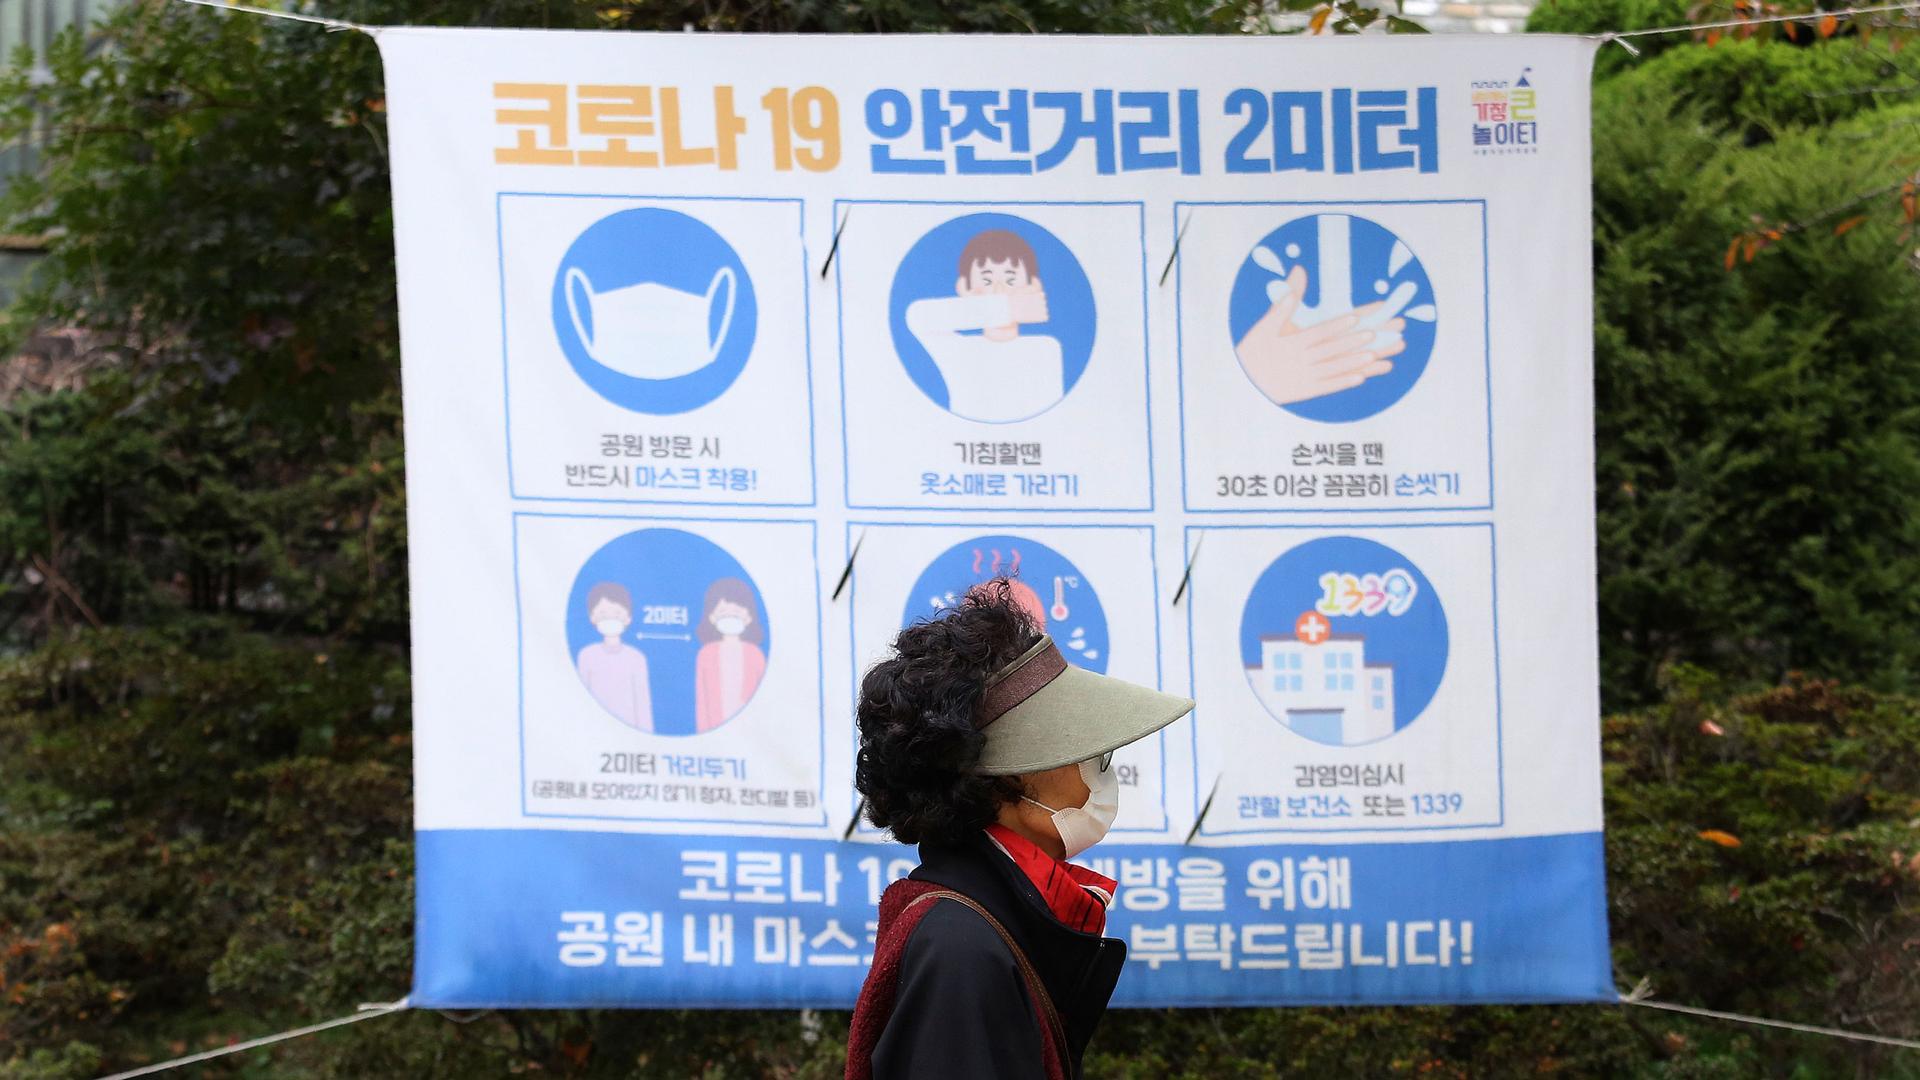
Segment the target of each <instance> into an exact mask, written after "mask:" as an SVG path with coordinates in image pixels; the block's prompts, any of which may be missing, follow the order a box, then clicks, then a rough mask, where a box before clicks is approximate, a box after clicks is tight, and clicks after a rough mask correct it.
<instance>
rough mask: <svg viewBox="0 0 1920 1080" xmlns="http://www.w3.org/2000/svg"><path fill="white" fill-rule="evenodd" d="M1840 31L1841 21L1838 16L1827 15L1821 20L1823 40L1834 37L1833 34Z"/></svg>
mask: <svg viewBox="0 0 1920 1080" xmlns="http://www.w3.org/2000/svg"><path fill="white" fill-rule="evenodd" d="M1838 29H1840V19H1839V17H1838V16H1834V15H1826V16H1822V17H1821V19H1820V36H1821V37H1823V38H1829V37H1832V36H1833V32H1834V31H1835V30H1838Z"/></svg>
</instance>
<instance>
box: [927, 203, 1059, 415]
mask: <svg viewBox="0 0 1920 1080" xmlns="http://www.w3.org/2000/svg"><path fill="white" fill-rule="evenodd" d="M906 316H907V318H906V321H907V329H908V330H909V331H911V332H912V334H913V336H914V338H915V339H917V340H918V341H919V342H920V344H921V346H922V347H923V348H925V349H926V350H927V355H929V356H931V357H932V358H933V362H934V365H935V366H936V367H938V368H939V369H940V377H941V379H942V380H944V381H945V382H946V384H947V408H948V409H949V410H950V411H952V412H954V413H956V414H957V415H960V416H964V417H966V418H967V419H969V420H983V421H987V422H989V423H1006V422H1008V421H1011V420H1024V419H1026V418H1028V417H1030V416H1034V415H1037V414H1039V413H1041V412H1044V411H1046V410H1047V409H1048V408H1050V407H1051V406H1052V405H1053V403H1054V402H1056V401H1059V400H1060V398H1061V397H1062V396H1064V395H1065V393H1066V386H1065V381H1064V380H1065V369H1064V366H1063V364H1062V360H1061V350H1060V341H1059V339H1057V338H1054V337H1052V336H1051V335H1048V334H1022V333H1021V332H1020V328H1021V326H1023V325H1035V324H1039V323H1044V322H1046V321H1047V319H1048V315H1047V294H1046V290H1045V288H1044V287H1043V286H1042V285H1041V282H1040V264H1039V261H1038V260H1037V259H1036V258H1035V257H1034V254H1033V247H1032V245H1030V244H1028V243H1027V242H1026V241H1025V240H1023V239H1021V238H1020V237H1019V236H1018V235H1016V234H1014V233H1012V232H1009V231H1007V230H1005V229H989V230H986V231H984V232H981V233H977V234H975V235H974V237H973V238H972V239H970V240H968V241H967V244H966V247H965V248H964V249H962V250H961V252H960V276H959V277H958V279H956V280H955V282H954V295H953V296H940V297H930V298H928V299H924V300H916V301H914V302H913V303H912V304H909V305H908V306H907V312H906Z"/></svg>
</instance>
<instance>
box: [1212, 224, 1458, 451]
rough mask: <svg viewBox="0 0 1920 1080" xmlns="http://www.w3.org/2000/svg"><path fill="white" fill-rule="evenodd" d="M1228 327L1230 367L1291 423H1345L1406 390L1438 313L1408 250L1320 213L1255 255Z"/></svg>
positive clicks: (1238, 280) (1260, 246)
mask: <svg viewBox="0 0 1920 1080" xmlns="http://www.w3.org/2000/svg"><path fill="white" fill-rule="evenodd" d="M1228 318H1229V322H1230V330H1231V332H1232V335H1233V336H1232V342H1233V355H1234V359H1236V360H1238V361H1239V364H1240V367H1241V369H1242V370H1243V371H1244V372H1245V373H1246V375H1247V378H1248V380H1249V381H1251V382H1252V383H1253V386H1254V388H1255V389H1257V390H1258V391H1260V393H1262V394H1263V395H1265V396H1266V397H1267V399H1268V400H1270V401H1272V402H1273V403H1274V404H1276V405H1278V406H1280V407H1281V408H1284V409H1286V410H1287V411H1288V412H1291V413H1294V414H1295V415H1297V416H1301V417H1303V418H1305V419H1308V420H1319V421H1324V422H1333V423H1343V422H1349V421H1353V420H1360V419H1364V418H1366V417H1368V416H1372V415H1374V414H1376V413H1378V412H1380V411H1381V410H1383V409H1386V408H1388V407H1389V406H1391V405H1393V404H1394V403H1395V402H1397V401H1399V400H1400V398H1401V397H1403V396H1404V395H1405V394H1406V392H1407V391H1408V390H1410V389H1411V388H1412V387H1413V384H1414V383H1415V382H1416V381H1418V380H1419V378H1420V375H1421V373H1422V372H1423V371H1424V370H1425V369H1426V366H1427V361H1428V359H1429V357H1430V356H1431V355H1432V352H1433V345H1434V340H1435V332H1436V329H1437V323H1438V321H1439V311H1438V308H1437V306H1436V304H1435V302H1434V288H1433V283H1432V282H1431V281H1430V280H1429V279H1428V277H1427V272H1426V268H1425V267H1424V266H1422V265H1421V263H1420V260H1419V258H1417V257H1416V256H1415V255H1414V252H1413V249H1412V248H1411V247H1409V246H1408V244H1407V242H1406V241H1405V240H1403V239H1401V238H1400V237H1398V236H1396V235H1395V234H1394V233H1393V232H1391V231H1389V230H1388V229H1386V228H1385V227H1383V226H1381V225H1379V224H1378V223H1376V222H1374V221H1371V220H1369V219H1367V218H1363V217H1359V216H1356V215H1352V214H1337V213H1326V214H1311V215H1308V216H1306V217H1301V218H1296V219H1294V220H1293V221H1290V222H1288V223H1287V224H1285V225H1282V226H1281V227H1280V228H1278V229H1275V230H1274V231H1273V232H1271V233H1269V234H1267V235H1266V236H1264V237H1261V238H1260V239H1259V240H1258V241H1257V242H1255V243H1254V244H1253V245H1252V248H1251V250H1250V251H1249V252H1248V253H1247V255H1246V257H1245V259H1244V260H1243V261H1242V263H1241V265H1240V269H1239V273H1238V274H1237V276H1236V277H1235V279H1234V282H1233V292H1232V296H1231V299H1230V304H1229V313H1228Z"/></svg>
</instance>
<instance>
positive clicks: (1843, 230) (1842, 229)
mask: <svg viewBox="0 0 1920 1080" xmlns="http://www.w3.org/2000/svg"><path fill="white" fill-rule="evenodd" d="M1865 220H1867V215H1865V214H1855V215H1854V216H1853V217H1850V218H1848V219H1847V220H1845V221H1843V222H1841V223H1840V224H1838V225H1835V226H1834V227H1833V235H1835V236H1845V235H1847V233H1849V232H1851V231H1853V229H1854V227H1855V226H1857V225H1859V224H1860V223H1861V222H1863V221H1865Z"/></svg>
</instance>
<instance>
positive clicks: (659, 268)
mask: <svg viewBox="0 0 1920 1080" xmlns="http://www.w3.org/2000/svg"><path fill="white" fill-rule="evenodd" d="M758 315H759V309H758V307H757V306H756V305H755V303H754V293H753V281H752V279H750V278H749V277H748V276H747V268H746V266H745V265H744V264H743V263H741V261H740V256H739V255H738V254H736V253H735V252H734V250H733V248H732V247H731V246H730V245H729V244H728V243H727V242H726V241H725V240H724V239H722V238H721V236H720V234H719V233H717V232H715V231H713V229H712V228H710V227H709V226H708V225H706V224H705V223H704V222H702V221H699V220H698V219H696V218H692V217H689V216H687V215H686V214H682V213H679V212H677V211H673V210H661V209H655V208H652V207H642V208H638V209H633V210H622V211H620V212H618V213H615V214H609V215H608V216H606V217H604V218H601V219H600V220H599V221H596V222H594V223H593V224H592V225H590V226H588V227H587V229H586V231H584V232H582V233H581V234H580V235H579V236H578V237H577V238H576V239H575V240H574V241H573V244H572V246H570V247H569V248H567V253H566V255H565V256H564V257H562V258H561V260H560V265H559V267H558V268H556V269H555V270H554V275H553V329H554V333H555V334H556V335H557V336H558V338H559V340H560V351H561V352H562V353H563V354H564V355H565V356H566V358H567V363H568V364H570V365H572V367H573V370H574V371H575V372H576V373H577V374H578V375H579V376H580V378H581V379H582V380H584V381H585V382H586V384H587V385H588V386H590V387H592V388H593V390H594V392H595V393H598V394H599V395H600V396H601V397H603V398H606V399H607V400H608V401H611V402H613V403H614V404H615V405H619V406H621V407H623V408H627V409H632V410H633V411H635V412H643V413H652V414H654V415H667V414H670V413H683V412H688V411H691V410H693V409H697V408H699V407H700V406H702V405H705V404H706V403H708V402H709V401H712V400H713V399H715V398H717V397H719V396H720V395H721V394H723V393H725V392H726V390H727V387H729V386H732V385H733V381H734V380H735V379H736V378H738V377H739V375H740V370H741V369H742V368H744V367H746V365H747V357H748V356H749V355H751V354H752V352H753V338H754V329H755V323H756V320H757V318H758Z"/></svg>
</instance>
